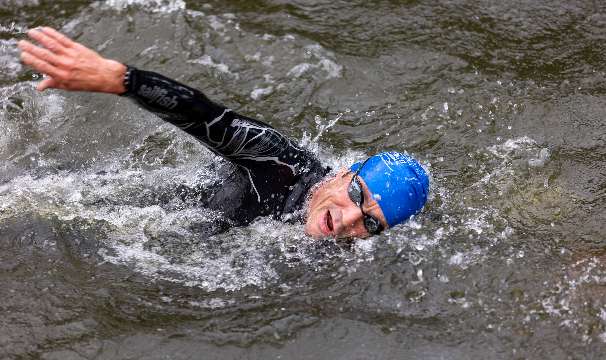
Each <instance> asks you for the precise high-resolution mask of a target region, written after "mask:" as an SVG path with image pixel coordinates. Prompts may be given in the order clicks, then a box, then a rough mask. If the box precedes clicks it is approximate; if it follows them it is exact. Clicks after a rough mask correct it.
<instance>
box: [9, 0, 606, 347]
mask: <svg viewBox="0 0 606 360" xmlns="http://www.w3.org/2000/svg"><path fill="white" fill-rule="evenodd" d="M0 25H1V27H0V30H1V31H0V49H1V51H0V69H1V71H0V104H1V105H2V111H1V112H0V159H1V162H0V298H1V299H2V301H0V314H1V316H0V358H8V359H29V358H32V359H37V358H42V359H270V358H276V359H278V358H280V359H469V358H477V359H526V358H531V359H541V358H550V359H569V358H572V359H599V358H603V357H604V354H605V353H606V344H605V343H606V287H605V284H606V265H605V264H604V262H605V261H606V252H605V246H606V239H605V238H604V235H603V234H604V232H605V230H606V225H605V223H606V222H605V220H606V216H605V214H606V212H605V210H606V201H605V198H606V164H605V162H604V160H605V155H606V150H605V149H606V124H605V121H604V119H605V118H606V85H605V84H606V82H605V74H604V70H605V69H604V64H605V60H606V59H605V56H606V55H605V54H606V5H604V4H603V2H602V1H589V0H587V1H561V0H558V1H555V0H554V1H540V2H539V1H524V0H518V1H514V0H506V1H500V2H496V1H495V2H491V1H463V0H460V1H456V0H450V1H448V0H441V1H432V2H420V1H413V0H409V1H395V0H392V1H387V0H384V1H368V0H367V1H279V0H273V1H254V2H253V1H242V0H240V1H236V0H229V1H210V2H208V3H201V2H192V1H185V2H183V1H180V0H176V1H161V0H155V1H142V0H111V1H107V2H96V3H93V2H89V1H43V0H39V1H38V0H31V1H26V0H21V1H20V0H8V1H6V0H5V1H0ZM38 25H52V26H55V27H57V28H61V29H63V31H65V32H66V33H67V34H69V35H70V36H72V37H74V38H76V39H78V40H79V41H81V42H83V43H85V44H87V45H88V46H91V47H92V48H94V49H96V50H98V51H99V52H101V53H102V54H104V55H105V56H108V57H112V58H115V59H119V60H121V61H123V62H126V63H130V64H133V65H136V66H138V67H141V68H146V69H150V70H156V71H159V72H162V73H164V74H166V75H168V76H171V77H175V78H177V79H178V80H181V81H183V82H186V83H189V84H191V85H193V86H195V87H198V88H200V89H202V90H203V91H205V92H206V93H207V94H208V95H209V96H210V97H211V98H213V99H216V100H217V101H220V102H223V103H225V104H228V105H230V106H231V107H232V108H234V109H237V110H239V111H241V112H243V113H246V114H249V115H251V116H256V117H259V118H261V119H263V120H265V121H267V122H269V123H271V124H272V125H274V126H275V127H276V128H279V129H281V130H282V131H283V132H284V133H285V134H287V135H289V136H292V137H294V138H296V139H299V140H300V141H301V143H303V144H304V145H305V146H308V147H310V148H311V149H313V150H314V151H316V152H317V153H318V155H319V156H320V157H321V158H322V159H324V160H325V161H326V162H328V163H330V164H331V165H332V166H333V167H339V166H343V165H346V164H349V163H351V161H353V160H355V159H360V158H363V157H364V156H365V154H372V153H374V152H376V151H378V150H380V149H394V150H400V151H408V152H409V153H411V154H413V155H415V156H416V157H417V158H419V159H420V160H422V161H423V163H424V164H425V165H426V166H427V168H428V169H429V170H430V172H431V174H432V198H431V200H430V201H429V203H428V206H427V207H426V209H425V211H424V212H423V213H422V214H421V215H419V216H418V217H417V218H416V219H414V220H413V221H410V222H409V223H407V224H406V225H404V226H399V227H396V228H394V229H391V230H390V231H388V232H386V233H385V234H383V235H381V236H377V237H373V238H370V239H368V240H360V241H358V242H357V243H356V244H354V245H353V246H352V248H351V249H343V248H342V247H339V246H336V245H335V244H332V243H331V242H330V241H324V242H318V241H314V240H312V239H309V238H307V237H305V236H304V235H303V234H302V226H300V225H287V224H282V223H280V222H276V221H272V220H269V219H260V220H259V221H257V222H255V223H253V224H252V225H250V226H248V227H244V228H235V229H232V230H230V231H228V232H227V233H223V234H221V235H217V236H213V237H211V238H204V237H201V236H200V235H199V234H200V233H201V232H203V231H202V230H203V229H204V228H205V227H208V226H212V222H213V219H215V218H216V217H217V216H220V214H216V213H212V212H210V211H208V210H205V209H199V208H195V207H192V206H191V204H186V203H183V202H182V201H181V200H180V198H179V196H177V190H178V189H179V187H182V186H205V185H209V184H211V183H213V182H217V181H220V180H221V177H220V176H219V175H218V174H219V173H220V171H221V166H223V164H222V162H221V161H220V160H219V159H217V158H215V157H214V156H213V155H211V154H210V153H209V152H208V151H206V150H205V149H203V148H202V147H201V146H200V145H198V144H197V143H195V142H193V141H192V139H190V138H188V137H187V136H184V135H183V134H181V133H180V132H179V131H177V130H175V129H174V128H172V127H171V126H169V125H166V124H163V123H162V122H161V121H160V120H159V119H157V118H155V117H153V116H152V115H149V114H147V113H146V112H144V111H142V110H140V109H138V108H137V107H136V106H135V105H133V104H131V103H129V102H128V101H126V100H124V99H121V98H116V97H112V96H106V95H91V94H82V93H65V92H59V91H49V92H45V93H43V94H39V93H36V92H35V91H34V90H33V86H34V84H35V81H34V78H35V76H36V74H34V73H32V72H31V71H29V70H28V69H25V68H22V67H21V65H20V64H19V62H18V61H17V59H16V55H17V52H16V50H15V44H16V41H17V40H18V39H21V38H23V37H24V35H23V31H25V30H26V29H28V28H31V27H34V26H38Z"/></svg>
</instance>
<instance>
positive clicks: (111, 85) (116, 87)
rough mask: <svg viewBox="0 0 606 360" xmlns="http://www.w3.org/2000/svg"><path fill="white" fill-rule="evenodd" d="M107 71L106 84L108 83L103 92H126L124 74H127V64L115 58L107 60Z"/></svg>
mask: <svg viewBox="0 0 606 360" xmlns="http://www.w3.org/2000/svg"><path fill="white" fill-rule="evenodd" d="M107 70H108V71H107V73H106V80H105V84H106V85H107V86H106V88H105V89H103V92H107V93H111V94H123V93H125V92H126V90H128V89H126V87H125V86H124V75H125V74H126V70H127V67H126V65H124V64H122V63H119V62H117V61H114V60H107Z"/></svg>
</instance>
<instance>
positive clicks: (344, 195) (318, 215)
mask: <svg viewBox="0 0 606 360" xmlns="http://www.w3.org/2000/svg"><path fill="white" fill-rule="evenodd" d="M352 176H353V174H352V173H351V172H350V171H348V170H346V169H343V170H341V171H340V172H339V173H338V174H337V175H335V177H333V178H331V179H329V180H327V181H325V182H323V183H322V184H320V185H319V186H318V188H317V189H316V190H315V191H314V192H313V194H312V197H311V200H310V203H309V208H308V210H307V220H306V222H305V233H306V234H308V235H310V236H312V237H315V238H323V237H329V236H330V237H336V238H342V237H367V236H369V233H368V231H367V230H366V228H365V227H364V215H363V214H362V211H360V207H359V206H358V205H356V204H355V203H354V202H353V201H352V200H351V199H350V198H349V194H348V192H347V189H348V187H349V184H350V182H351V178H352ZM358 179H359V180H360V184H361V185H362V189H363V195H364V202H363V209H364V213H366V214H368V215H370V216H372V217H374V218H375V219H377V220H379V221H380V222H381V224H383V227H384V228H387V227H388V225H387V221H386V220H385V216H383V212H382V211H381V208H380V207H379V204H378V203H377V202H376V201H375V200H374V199H373V198H372V196H371V194H370V191H369V190H368V188H367V187H366V184H365V183H364V181H363V180H362V179H361V178H360V177H358Z"/></svg>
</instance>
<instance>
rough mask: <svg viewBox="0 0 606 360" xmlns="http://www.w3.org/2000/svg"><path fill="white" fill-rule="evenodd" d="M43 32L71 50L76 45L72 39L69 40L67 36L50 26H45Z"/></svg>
mask: <svg viewBox="0 0 606 360" xmlns="http://www.w3.org/2000/svg"><path fill="white" fill-rule="evenodd" d="M42 31H43V32H44V33H45V34H46V35H48V36H50V37H52V38H53V39H55V40H57V42H59V44H61V45H63V46H65V47H67V48H69V47H72V46H74V45H75V44H76V42H75V41H73V40H72V39H70V38H68V37H67V36H65V35H63V34H61V33H60V32H58V31H57V30H55V29H53V28H51V27H48V26H44V27H42Z"/></svg>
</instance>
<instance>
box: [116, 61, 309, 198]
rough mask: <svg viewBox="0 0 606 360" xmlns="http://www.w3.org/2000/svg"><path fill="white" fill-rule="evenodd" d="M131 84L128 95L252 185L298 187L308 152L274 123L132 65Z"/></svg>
mask: <svg viewBox="0 0 606 360" xmlns="http://www.w3.org/2000/svg"><path fill="white" fill-rule="evenodd" d="M125 86H126V88H127V92H126V93H125V94H123V95H125V96H128V97H131V98H132V99H134V100H135V101H136V102H138V103H139V104H141V105H142V106H143V107H145V108H146V109H148V110H150V111H152V112H154V113H155V114H157V115H158V116H160V117H161V118H162V119H164V120H165V121H168V122H170V123H171V124H174V125H176V126H177V127H179V128H180V129H182V130H183V131H185V132H187V133H188V134H190V135H192V136H194V137H195V138H196V139H198V140H199V141H200V142H202V143H203V144H204V145H206V147H208V148H209V149H210V150H212V151H213V152H215V153H216V154H218V155H220V156H222V157H224V158H225V159H227V160H229V161H231V162H233V163H235V164H236V165H239V166H241V167H243V168H244V169H245V170H246V171H248V175H249V177H250V178H251V182H252V181H253V177H256V178H259V179H260V181H255V182H253V185H254V183H265V184H267V186H272V185H271V183H272V182H275V181H276V177H278V178H279V182H280V185H282V186H284V185H292V184H293V183H294V182H296V180H297V178H298V176H299V175H300V174H301V171H304V169H305V167H306V166H308V164H309V163H310V154H309V153H308V152H307V151H305V150H303V149H301V148H300V147H298V146H297V145H296V144H294V142H293V141H291V140H290V139H288V138H287V137H285V136H283V135H282V134H280V133H279V132H278V131H276V130H275V129H274V128H272V127H271V126H269V125H268V124H265V123H263V122H261V121H258V120H254V119H252V118H249V117H246V116H242V115H239V114H237V113H235V112H233V111H232V110H230V109H228V108H226V107H224V106H222V105H219V104H216V103H214V102H212V101H210V100H209V99H208V98H207V97H206V96H205V95H204V94H203V93H202V92H200V91H199V90H196V89H193V88H191V87H189V86H186V85H183V84H180V83H178V82H177V81H174V80H172V79H169V78H167V77H165V76H162V75H160V74H156V73H153V72H149V71H143V70H138V69H135V68H132V67H129V69H128V72H127V78H126V81H125ZM269 178H274V180H271V181H270V180H268V179H269ZM289 183H290V184H289ZM274 185H275V184H274ZM255 190H257V189H255ZM257 194H258V192H257Z"/></svg>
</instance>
